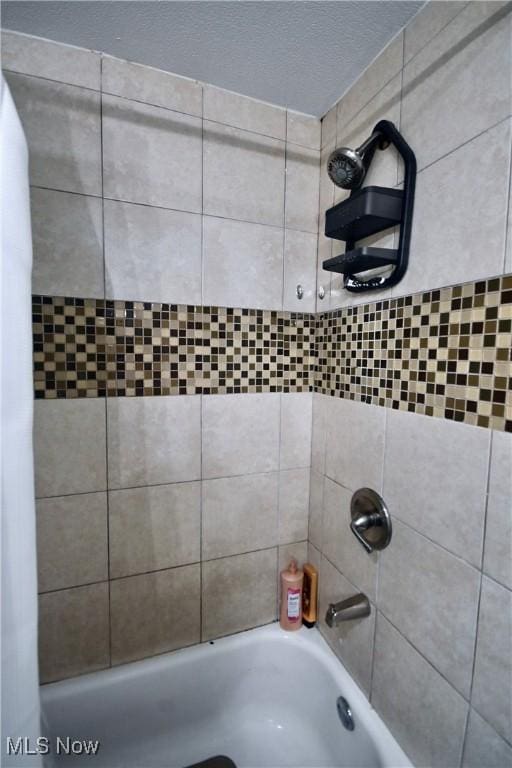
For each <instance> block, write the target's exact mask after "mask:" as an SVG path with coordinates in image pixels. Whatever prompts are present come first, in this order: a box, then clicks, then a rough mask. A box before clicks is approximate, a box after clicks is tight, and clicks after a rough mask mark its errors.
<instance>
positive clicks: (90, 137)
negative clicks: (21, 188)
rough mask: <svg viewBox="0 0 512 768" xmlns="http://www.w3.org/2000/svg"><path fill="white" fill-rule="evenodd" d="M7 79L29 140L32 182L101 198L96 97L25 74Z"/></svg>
mask: <svg viewBox="0 0 512 768" xmlns="http://www.w3.org/2000/svg"><path fill="white" fill-rule="evenodd" d="M6 80H7V81H8V83H9V87H10V89H11V92H12V96H13V99H14V103H15V104H16V108H17V110H18V112H19V115H20V119H21V122H22V124H23V128H24V131H25V136H26V138H27V143H28V148H29V156H30V163H29V165H30V183H31V184H33V185H35V186H39V187H49V188H51V189H60V190H63V191H66V192H81V193H82V194H84V195H101V125H100V122H101V120H100V95H99V93H97V92H95V91H91V90H87V89H85V88H77V87H76V86H74V85H64V84H63V83H56V82H52V81H50V80H43V79H41V78H39V77H28V76H25V75H16V74H10V73H9V74H7V75H6Z"/></svg>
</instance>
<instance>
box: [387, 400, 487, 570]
mask: <svg viewBox="0 0 512 768" xmlns="http://www.w3.org/2000/svg"><path fill="white" fill-rule="evenodd" d="M490 440H491V433H490V430H488V429H481V428H479V427H472V426H469V425H467V424H456V423H455V422H452V421H448V420H446V419H433V418H431V417H429V416H420V415H418V414H413V413H406V412H400V411H392V410H390V411H389V412H388V421H387V428H386V461H385V470H384V498H385V500H386V502H387V504H388V506H389V509H390V512H391V515H392V516H395V517H397V518H399V519H400V520H403V522H405V523H407V524H408V525H411V526H412V527H413V528H416V530H418V531H420V532H421V533H424V534H425V536H428V537H429V538H430V539H433V540H434V541H436V542H438V543H439V544H441V545H442V546H443V547H446V548H447V549H449V550H451V551H452V552H454V553H455V554H456V555H459V556H460V557H463V558H464V559H465V560H468V561H469V562H471V563H473V565H476V566H477V567H480V563H481V557H482V544H483V531H484V516H485V499H486V491H487V470H488V464H489V449H490ZM447 515H448V516H449V517H448V520H449V524H447V517H446V516H447Z"/></svg>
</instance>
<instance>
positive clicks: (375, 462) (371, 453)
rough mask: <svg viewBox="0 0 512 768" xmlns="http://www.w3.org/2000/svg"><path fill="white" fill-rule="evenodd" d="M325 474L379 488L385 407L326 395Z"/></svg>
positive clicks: (343, 481) (355, 486) (352, 484)
mask: <svg viewBox="0 0 512 768" xmlns="http://www.w3.org/2000/svg"><path fill="white" fill-rule="evenodd" d="M326 421H327V439H326V449H325V474H326V475H328V476H329V477H330V478H331V479H332V480H335V481H336V482H337V483H340V484H341V485H344V486H345V487H346V488H350V489H351V490H352V491H355V490H357V489H358V488H363V487H364V488H372V489H373V490H374V491H377V493H380V492H381V490H382V471H383V464H384V427H385V423H386V409H385V408H380V407H379V406H374V405H367V404H366V403H359V402H356V401H354V400H344V399H342V398H337V397H329V398H327V406H326Z"/></svg>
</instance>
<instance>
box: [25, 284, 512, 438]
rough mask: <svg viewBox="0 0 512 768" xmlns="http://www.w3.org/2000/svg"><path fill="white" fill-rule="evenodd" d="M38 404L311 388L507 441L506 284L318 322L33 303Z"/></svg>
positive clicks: (341, 312)
mask: <svg viewBox="0 0 512 768" xmlns="http://www.w3.org/2000/svg"><path fill="white" fill-rule="evenodd" d="M33 333H34V388H35V397H36V398H47V399H53V398H76V397H111V396H112V397H122V396H135V397H140V396H152V395H195V394H230V393H247V392H308V391H315V392H319V393H322V394H326V395H330V396H333V397H345V398H348V399H352V400H359V401H362V402H366V403H371V404H374V405H380V406H384V407H388V408H395V409H399V410H406V411H410V412H413V413H420V414H425V415H427V416H436V417H440V418H446V419H452V420H454V421H459V422H464V423H466V424H473V425H476V426H480V427H490V428H492V429H497V430H501V431H508V432H512V275H505V276H503V277H496V278H491V279H489V280H480V281H477V282H473V283H465V284H463V285H456V286H452V287H449V288H442V289H440V290H433V291H427V292H425V293H418V294H413V295H410V296H405V297H401V298H396V299H386V300H383V301H377V302H372V303H368V304H360V305H358V306H355V307H346V308H343V309H338V310H332V311H330V312H324V313H320V314H317V315H313V314H307V313H305V314H300V313H291V312H274V311H270V310H257V309H233V308H229V307H207V306H204V307H203V306H186V305H182V304H160V303H143V302H133V301H112V300H103V299H81V298H73V297H51V296H50V297H48V296H34V297H33Z"/></svg>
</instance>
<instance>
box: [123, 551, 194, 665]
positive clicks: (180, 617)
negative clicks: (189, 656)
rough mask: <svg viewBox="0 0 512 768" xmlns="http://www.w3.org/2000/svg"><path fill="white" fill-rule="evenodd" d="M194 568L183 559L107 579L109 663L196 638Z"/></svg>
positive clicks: (162, 651)
mask: <svg viewBox="0 0 512 768" xmlns="http://www.w3.org/2000/svg"><path fill="white" fill-rule="evenodd" d="M199 570H200V566H199V564H197V565H185V566H183V567H182V568H171V569H170V570H167V571H158V572H157V573H145V574H142V575H140V576H129V577H128V578H126V579H116V580H115V581H112V582H111V583H110V621H111V631H112V664H124V663H126V662H128V661H135V660H136V659H143V658H146V657H147V656H155V655H156V654H158V653H165V652H167V651H173V650H175V649H176V648H184V647H185V646H187V645H194V644H195V643H198V642H199V639H200V637H199V632H200V575H199Z"/></svg>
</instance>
